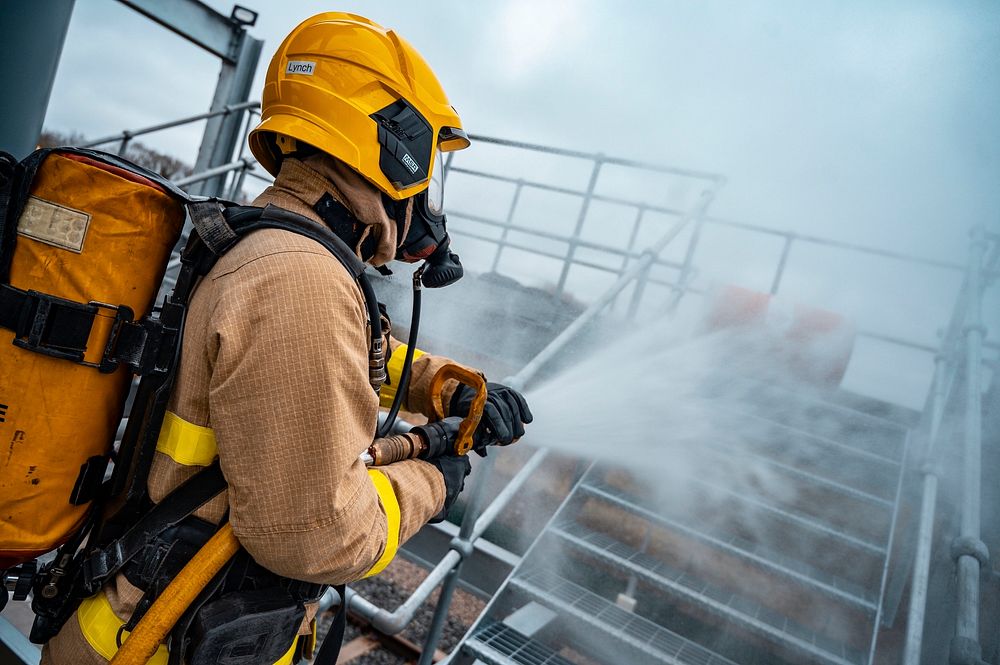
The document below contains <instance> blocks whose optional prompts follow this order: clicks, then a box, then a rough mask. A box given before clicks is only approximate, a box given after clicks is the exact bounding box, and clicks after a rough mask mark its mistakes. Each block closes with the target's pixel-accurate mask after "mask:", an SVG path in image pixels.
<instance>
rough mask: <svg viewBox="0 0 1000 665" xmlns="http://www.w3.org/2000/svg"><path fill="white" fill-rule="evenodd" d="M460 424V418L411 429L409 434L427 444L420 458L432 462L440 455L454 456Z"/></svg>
mask: <svg viewBox="0 0 1000 665" xmlns="http://www.w3.org/2000/svg"><path fill="white" fill-rule="evenodd" d="M461 424H462V419H461V418H456V417H451V418H445V419H443V420H438V421H435V422H433V423H427V424H426V425H417V426H416V427H414V428H413V429H411V430H410V433H412V434H416V435H417V436H419V437H420V438H421V439H422V440H423V442H424V443H426V444H427V449H426V450H425V451H424V452H423V453H422V454H421V455H420V458H421V459H426V460H433V459H435V458H437V457H441V456H442V455H454V454H455V441H456V439H458V426H459V425H461Z"/></svg>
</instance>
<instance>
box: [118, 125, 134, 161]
mask: <svg viewBox="0 0 1000 665" xmlns="http://www.w3.org/2000/svg"><path fill="white" fill-rule="evenodd" d="M131 142H132V133H131V132H129V131H128V130H126V131H124V132H122V140H121V141H119V142H118V155H119V156H121V157H124V156H125V151H126V150H128V144H129V143H131Z"/></svg>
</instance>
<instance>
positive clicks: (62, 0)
mask: <svg viewBox="0 0 1000 665" xmlns="http://www.w3.org/2000/svg"><path fill="white" fill-rule="evenodd" d="M72 14H73V0H33V1H31V2H17V1H8V2H0V44H3V57H0V79H2V80H3V82H4V88H5V89H4V93H3V94H2V95H0V150H6V151H7V152H10V153H11V154H13V155H14V156H15V157H17V158H18V159H21V158H23V157H26V156H27V155H28V153H30V152H31V151H32V150H34V149H35V146H37V145H38V138H39V136H41V134H42V125H43V123H44V122H45V111H46V109H47V108H48V106H49V96H50V95H51V94H52V82H53V81H54V80H55V78H56V69H57V68H58V67H59V57H60V56H61V55H62V48H63V43H64V42H65V41H66V32H67V31H68V30H69V20H70V17H71V16H72Z"/></svg>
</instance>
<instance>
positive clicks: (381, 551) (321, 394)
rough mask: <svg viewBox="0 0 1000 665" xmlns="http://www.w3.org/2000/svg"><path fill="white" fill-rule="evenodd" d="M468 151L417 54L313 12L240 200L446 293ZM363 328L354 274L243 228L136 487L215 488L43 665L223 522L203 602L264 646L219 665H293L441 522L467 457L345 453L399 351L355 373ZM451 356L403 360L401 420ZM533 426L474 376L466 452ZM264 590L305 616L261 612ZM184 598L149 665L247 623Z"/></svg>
mask: <svg viewBox="0 0 1000 665" xmlns="http://www.w3.org/2000/svg"><path fill="white" fill-rule="evenodd" d="M468 145H469V141H468V139H467V138H466V135H465V133H464V132H463V131H462V128H461V122H460V120H459V117H458V115H457V114H456V112H455V110H454V109H453V108H452V107H451V105H450V104H449V103H448V101H447V99H446V97H445V94H444V92H443V90H442V89H441V86H440V84H439V83H438V81H437V79H436V78H435V76H434V74H433V72H432V71H431V69H430V67H429V66H428V65H427V63H426V62H425V61H424V60H423V58H422V57H421V56H420V54H419V53H417V51H416V50H414V49H413V47H412V46H410V45H409V44H408V43H407V42H406V41H404V40H403V39H402V38H401V37H399V36H398V35H397V34H396V33H395V32H393V31H390V30H387V29H385V28H383V27H381V26H379V25H377V24H375V23H373V22H371V21H369V20H367V19H364V18H362V17H359V16H354V15H350V14H341V13H326V14H320V15H318V16H315V17H312V18H310V19H308V20H306V21H304V22H303V23H302V24H301V25H299V26H298V27H297V28H295V30H293V31H292V33H291V34H290V35H289V36H288V37H287V38H286V39H285V41H284V42H283V43H282V44H281V46H280V47H279V49H278V51H277V53H276V54H275V56H274V58H273V59H272V61H271V63H270V67H269V68H268V71H267V77H266V82H265V88H264V95H263V103H262V115H261V123H260V125H259V126H258V127H257V128H256V129H255V130H254V131H253V133H252V134H251V137H250V148H251V150H252V152H253V154H254V155H255V157H256V158H257V159H258V161H259V162H260V163H261V164H262V165H263V166H264V168H265V169H267V170H268V171H269V172H270V173H271V174H272V175H274V176H275V181H274V184H273V185H272V186H271V187H269V188H267V189H266V190H265V191H264V192H263V193H262V194H261V195H260V196H259V197H258V198H257V199H256V200H255V201H254V203H253V205H254V206H259V207H266V206H277V207H279V208H282V209H284V210H286V211H289V212H292V213H296V214H298V215H300V216H302V217H305V218H308V219H310V220H313V221H315V222H321V223H324V224H327V225H328V226H329V227H330V228H331V229H333V231H334V232H335V233H336V234H337V235H338V236H340V238H341V239H342V240H344V241H345V242H346V243H347V244H348V245H349V246H350V247H352V248H353V249H354V250H355V251H356V252H357V254H358V256H359V257H360V258H361V259H362V260H363V261H365V262H367V263H368V264H370V265H372V266H376V267H378V266H382V265H384V264H385V263H387V262H389V261H391V260H393V259H401V260H404V261H411V262H412V261H419V260H424V259H428V261H427V266H426V274H425V279H428V280H429V281H430V282H432V283H431V284H429V285H437V283H447V282H449V281H453V280H454V279H455V278H456V277H457V276H460V274H461V264H460V263H459V262H458V259H457V257H456V256H455V255H453V254H452V253H451V251H450V249H449V243H448V239H447V234H446V232H445V229H444V217H443V214H442V211H441V200H442V198H441V194H442V193H441V186H442V184H443V183H442V181H441V178H440V175H439V174H440V168H441V162H442V158H441V154H442V152H447V151H451V150H458V149H462V148H465V147H467V146H468ZM383 324H387V321H383ZM366 325H367V319H366V303H365V301H364V298H363V296H362V294H361V292H360V291H359V289H358V287H357V283H356V282H355V281H354V280H353V279H352V277H351V275H349V274H348V273H347V271H346V270H345V269H344V266H343V265H341V264H340V263H339V262H338V261H337V260H336V259H335V258H334V257H333V256H332V255H331V254H330V253H329V252H327V251H326V250H325V249H324V248H323V247H322V246H320V245H319V244H318V243H316V242H315V241H313V240H311V239H309V238H306V237H303V236H301V235H298V234H295V233H291V232H288V231H284V230H278V229H267V230H261V231H256V232H254V233H252V234H251V235H250V236H248V237H247V238H246V239H244V240H243V241H241V242H240V243H239V244H238V245H236V246H235V247H234V248H233V249H232V250H230V251H229V252H228V253H226V254H225V255H224V256H222V257H221V258H220V259H219V260H218V262H217V263H216V265H215V266H214V268H212V270H211V271H210V272H209V273H208V275H207V276H206V277H205V278H204V279H203V280H202V282H201V283H200V285H199V286H198V288H197V290H196V291H195V294H194V296H193V297H192V301H191V306H190V310H189V313H188V317H187V321H186V325H185V330H184V343H183V353H182V356H181V360H180V367H179V370H178V376H177V380H176V383H175V386H174V388H173V392H172V394H171V398H170V404H169V410H168V413H167V416H166V419H165V421H164V425H163V428H162V429H161V431H160V435H159V440H158V443H157V452H156V457H155V460H154V461H153V467H152V470H151V473H150V479H149V494H150V497H151V499H152V500H153V501H154V502H160V501H161V500H163V499H164V497H166V496H167V495H168V494H169V493H170V492H171V491H172V490H173V489H174V488H176V487H177V486H178V485H180V484H181V483H182V482H183V481H185V480H186V479H188V478H190V477H192V476H193V475H194V474H195V473H196V472H197V471H198V470H199V469H201V468H204V467H205V466H206V465H208V464H210V463H212V462H213V460H214V459H216V458H218V460H219V463H220V465H221V469H222V472H223V474H224V476H225V479H226V483H227V491H226V492H225V493H224V494H223V495H220V496H217V497H216V498H214V499H212V500H211V501H209V502H208V503H206V504H205V505H203V506H202V507H201V508H199V509H198V510H197V511H196V512H195V513H194V514H193V515H192V516H190V517H188V518H186V519H185V520H184V521H183V522H182V523H181V524H180V525H178V527H176V528H174V529H171V530H170V531H168V532H167V534H166V535H164V536H163V537H160V538H159V539H158V540H157V542H154V543H151V544H150V545H149V546H148V547H147V548H146V552H145V553H144V555H143V556H141V557H138V558H137V560H136V561H133V562H130V563H129V564H128V565H126V566H125V568H124V569H123V572H122V573H120V574H118V575H117V576H116V577H115V578H114V580H113V581H112V582H110V583H108V584H107V585H105V587H104V589H103V590H102V591H101V592H99V593H98V594H96V595H95V596H93V597H91V598H88V599H86V600H84V601H83V603H82V604H81V605H80V608H79V609H78V611H77V614H76V617H75V619H71V620H69V621H68V622H67V623H66V624H65V625H64V626H63V628H62V630H61V632H60V633H59V634H58V635H57V636H56V637H55V638H53V639H52V640H51V641H50V642H49V643H48V644H47V645H46V647H45V649H44V651H43V662H44V663H57V664H63V663H65V664H70V663H72V664H73V665H77V664H80V665H85V664H88V663H102V662H105V661H106V660H109V659H110V658H111V657H112V656H113V655H114V653H115V652H116V651H117V648H118V646H119V644H120V643H121V640H122V639H123V638H124V637H127V635H128V632H129V631H130V630H131V629H132V628H134V626H135V623H136V621H137V618H136V617H137V616H138V615H141V613H142V611H144V609H146V608H148V606H149V604H150V603H151V602H152V601H153V600H154V599H155V597H156V594H157V591H158V590H161V589H162V588H163V587H164V585H165V584H166V583H167V582H169V580H170V579H171V576H172V575H176V573H177V571H178V570H179V569H180V568H181V567H182V566H183V564H184V563H185V562H186V561H187V560H189V559H190V557H191V556H192V555H193V553H194V552H195V551H197V548H198V547H199V546H200V545H201V544H203V543H204V542H205V541H206V540H207V538H208V537H209V536H210V535H211V533H212V532H213V531H214V529H215V525H217V524H219V523H220V522H221V521H222V520H224V519H228V521H229V523H230V524H231V525H232V528H233V532H234V533H235V535H236V536H237V538H238V540H239V542H240V544H241V546H242V548H243V551H241V553H240V554H239V555H237V557H236V558H235V559H234V561H233V563H232V564H231V565H230V567H229V568H228V571H227V573H226V575H225V576H224V578H222V581H221V582H220V584H221V585H222V586H221V587H220V588H218V589H217V590H216V596H218V595H219V594H225V593H228V594H230V596H232V597H233V598H235V599H236V600H235V601H234V603H236V604H235V605H234V607H236V608H237V610H235V611H234V612H235V614H234V616H238V617H242V618H245V617H248V616H258V615H259V616H261V617H262V621H264V624H262V625H264V626H265V628H266V630H263V632H262V633H261V634H262V635H267V636H268V637H267V639H264V638H260V639H257V643H258V646H257V647H253V648H257V649H258V652H255V653H249V652H247V651H246V649H243V651H242V652H241V653H244V657H245V658H246V659H245V661H237V660H233V661H232V662H246V663H256V662H261V663H268V662H281V663H290V662H294V660H295V659H297V658H298V657H299V656H301V655H302V654H303V653H304V652H305V651H307V648H305V647H304V644H305V642H307V640H308V636H309V635H311V634H312V630H313V627H314V626H313V619H314V615H315V612H316V607H317V603H316V602H315V601H316V599H317V598H318V596H319V595H320V593H321V592H322V590H323V588H324V587H323V585H337V584H343V583H348V582H353V581H355V580H358V579H361V578H364V577H366V576H370V575H373V574H376V573H378V572H379V571H381V570H382V569H384V568H385V567H386V565H388V563H389V562H390V561H391V560H392V558H393V556H394V555H395V553H396V551H397V548H398V547H399V546H400V545H401V544H402V543H404V542H405V541H406V540H407V539H408V538H410V537H411V536H412V535H413V534H414V533H416V531H417V530H418V529H420V528H421V527H422V526H423V525H424V524H425V523H427V522H428V521H429V520H433V519H443V518H444V515H445V513H446V512H447V510H448V508H449V507H450V506H451V504H452V503H453V502H454V501H455V498H456V497H457V496H458V494H459V492H461V490H462V489H463V486H464V480H465V477H466V476H467V475H468V473H469V470H470V467H469V462H468V460H467V458H466V457H453V456H443V457H440V458H438V459H435V460H431V461H422V460H408V461H404V462H397V463H394V464H391V465H388V466H386V467H380V468H379V469H377V470H374V469H373V470H368V469H366V467H365V466H364V464H363V463H362V462H361V461H360V460H359V454H360V453H361V452H362V451H364V450H365V449H366V448H367V447H368V446H369V445H370V444H371V442H372V439H373V436H374V434H375V430H376V422H377V415H378V410H379V407H380V399H381V405H382V406H387V405H388V403H389V402H390V401H391V398H392V394H393V392H394V387H395V386H397V385H398V383H399V378H400V377H399V373H400V370H401V368H402V358H403V356H404V355H405V352H406V347H405V345H403V344H400V343H399V342H398V341H396V340H395V339H392V338H388V339H387V344H386V348H387V352H388V354H389V357H388V358H387V365H388V370H389V372H388V373H389V378H388V381H387V385H386V386H385V388H384V389H383V391H382V394H381V398H380V397H379V396H377V395H376V393H375V391H373V390H372V387H371V386H370V383H369V353H368V350H369V347H368V340H367V335H366ZM385 329H386V330H387V329H388V326H387V325H385ZM448 362H450V361H448V360H447V359H445V358H440V357H435V356H432V355H429V354H423V353H421V352H419V351H415V353H414V360H413V363H412V373H411V381H410V388H409V390H408V392H407V394H406V395H405V396H404V399H403V408H404V410H405V411H408V412H413V413H418V414H424V415H428V416H429V415H430V414H431V413H432V407H431V404H430V395H429V386H430V383H431V380H432V379H433V377H434V375H435V373H436V372H437V371H438V370H439V369H440V368H441V367H442V366H444V365H445V364H447V363H448ZM469 393H470V391H468V390H466V389H464V387H462V386H457V385H454V384H452V385H447V386H446V389H445V394H444V403H445V404H447V405H449V410H450V414H449V415H452V416H455V415H459V416H461V415H464V414H465V413H467V412H468V409H469V404H470V402H471V394H469ZM530 421H531V413H530V411H529V409H528V406H527V404H526V403H525V401H524V398H523V397H522V396H521V395H520V394H518V393H517V392H516V391H514V390H512V389H510V388H507V387H505V386H502V385H499V384H489V398H488V404H487V408H486V411H485V416H484V418H483V421H482V422H481V424H480V426H479V430H477V432H476V447H477V449H481V448H482V446H485V445H488V444H508V443H511V442H512V441H515V440H516V439H517V438H518V437H519V436H521V435H522V434H523V433H524V424H525V423H528V422H530ZM455 434H456V432H455V431H454V430H452V431H450V432H449V431H444V433H443V435H444V436H454V435H455ZM396 436H405V437H415V436H419V434H417V433H408V434H401V435H396ZM278 599H281V600H283V601H285V602H286V603H287V604H289V605H294V606H295V607H297V608H298V610H299V612H300V614H294V613H292V614H289V613H288V612H286V613H284V614H282V613H281V612H279V611H278V610H273V608H274V607H277V606H278V605H280V602H279V601H278ZM211 600H212V598H211V597H210V598H208V603H207V604H206V605H205V607H208V606H209V605H210V603H211ZM201 602H206V600H205V599H202V600H201ZM303 606H304V607H305V608H306V611H305V613H304V615H302V614H301V608H302V607H303ZM195 609H196V608H192V610H191V612H190V616H189V617H187V618H186V621H187V623H186V624H185V626H187V629H186V632H181V633H178V631H177V629H176V628H175V632H174V635H173V636H172V638H171V641H170V649H172V650H173V651H174V653H168V648H167V646H166V645H162V646H161V647H160V649H159V650H158V651H157V653H156V655H155V656H154V658H153V660H152V661H150V662H152V663H164V664H165V663H167V662H170V661H172V662H181V659H186V660H189V661H190V662H215V660H213V659H217V658H218V657H220V654H222V653H229V652H235V651H234V650H233V649H231V648H230V647H231V646H232V645H233V644H234V643H235V641H236V640H238V639H239V638H240V635H239V634H237V633H238V630H244V633H245V632H246V630H245V629H243V628H240V629H236V628H233V626H234V625H235V624H234V623H233V622H232V621H228V620H227V619H226V618H225V617H224V616H222V618H220V616H221V615H220V612H215V613H214V614H213V613H211V612H204V611H202V612H195V611H194V610H195ZM278 609H280V608H278ZM272 610H273V611H274V612H275V613H273V614H268V612H272ZM255 612H256V614H255ZM289 616H291V617H294V618H295V621H294V625H292V626H290V627H289V625H288V621H287V619H288V617H289ZM268 617H271V619H269V618H268ZM300 617H301V618H300ZM227 621H228V623H227ZM268 621H271V623H270V624H268V623H267V622H268ZM269 631H270V632H269ZM299 636H301V637H299ZM241 648H243V647H241ZM247 648H249V647H247ZM276 648H277V651H276V650H275V649H276ZM227 649H228V650H229V651H227ZM268 654H270V655H268ZM274 654H278V656H279V657H278V658H275V657H274ZM232 655H233V653H230V656H232ZM226 662H230V661H229V660H227V661H226Z"/></svg>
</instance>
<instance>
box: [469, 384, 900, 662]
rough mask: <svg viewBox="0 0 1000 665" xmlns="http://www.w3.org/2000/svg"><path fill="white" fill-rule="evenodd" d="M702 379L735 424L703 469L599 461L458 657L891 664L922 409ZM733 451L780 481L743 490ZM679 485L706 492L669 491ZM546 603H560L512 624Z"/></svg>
mask: <svg viewBox="0 0 1000 665" xmlns="http://www.w3.org/2000/svg"><path fill="white" fill-rule="evenodd" d="M704 391H705V393H706V398H707V399H710V400H711V404H712V405H713V407H718V410H717V411H716V410H714V409H713V412H717V413H720V414H723V413H724V414H725V415H724V416H720V419H721V421H722V426H721V427H720V428H718V429H719V430H720V431H721V432H722V433H724V434H725V436H719V437H716V438H715V439H714V440H704V441H699V442H698V445H699V446H700V448H699V451H698V455H697V464H698V467H697V469H696V472H695V473H694V474H692V469H691V468H690V467H688V466H685V468H684V469H683V470H682V473H683V474H684V475H685V476H686V478H682V477H680V475H678V474H674V473H672V471H671V469H670V460H669V459H651V460H650V464H651V465H654V464H655V465H656V466H657V467H658V468H657V469H656V470H655V473H653V474H648V475H650V476H652V477H653V479H652V480H651V479H650V478H648V477H646V474H643V476H642V477H640V476H637V475H636V474H635V473H633V472H626V471H624V470H623V469H622V468H619V467H617V466H616V465H613V464H607V463H604V462H598V463H595V464H593V465H592V466H591V468H590V469H589V471H588V472H587V473H586V474H585V475H584V476H583V478H582V479H581V481H580V482H579V483H578V484H577V486H576V487H575V489H574V490H573V492H572V493H571V494H570V495H569V496H568V497H567V499H566V500H565V502H564V503H563V505H562V506H561V508H560V509H559V510H558V512H557V513H556V515H555V517H554V518H553V519H552V521H551V522H550V523H549V525H548V526H547V527H546V529H545V531H544V532H543V533H542V535H541V537H540V538H539V539H538V540H537V541H536V543H535V545H534V546H533V547H532V548H531V550H529V552H528V553H527V554H526V555H525V557H524V559H523V560H522V563H521V565H520V566H518V567H517V568H516V569H515V570H514V572H513V573H512V575H511V576H510V578H509V579H508V580H507V582H506V584H505V586H504V587H503V588H502V589H501V590H500V591H499V592H498V593H497V594H496V595H495V596H494V598H493V600H492V602H491V604H490V606H489V607H488V608H487V611H486V612H485V613H484V614H483V617H482V618H481V619H480V621H479V623H478V624H477V625H476V626H474V627H473V628H472V630H470V632H469V634H468V635H467V636H466V638H465V640H464V641H463V644H462V646H461V648H460V650H459V653H458V655H457V656H456V657H455V658H454V659H453V661H452V662H453V663H455V664H456V665H462V664H467V663H470V662H474V661H476V660H478V661H481V662H484V663H489V664H490V665H536V664H539V665H540V664H546V665H548V664H550V663H552V664H560V665H565V664H567V663H569V664H573V665H591V664H593V663H606V664H608V665H632V664H640V665H641V664H645V663H657V664H659V663H676V664H682V665H696V664H697V665H702V664H708V663H712V664H715V663H735V664H739V665H764V664H766V665H784V664H787V665H793V664H794V665H805V664H814V663H815V664H817V665H863V664H865V663H873V662H877V661H876V655H875V654H876V648H877V638H878V636H879V632H880V629H881V628H882V626H880V624H881V623H882V621H881V619H882V618H883V617H884V612H883V610H884V608H885V607H886V605H887V604H893V605H894V604H895V603H898V598H896V599H891V600H889V601H887V594H886V588H887V579H888V576H889V571H890V566H889V563H890V562H889V557H890V552H891V551H892V546H893V538H894V532H895V531H896V529H897V522H898V521H899V514H900V511H899V503H900V497H901V495H902V486H903V469H904V468H905V466H906V464H905V461H906V456H907V453H908V444H909V441H910V435H909V429H910V427H912V426H913V425H914V424H915V418H914V415H913V414H907V413H906V412H904V411H902V410H900V409H895V408H889V407H887V406H886V405H883V404H881V403H879V402H876V401H874V400H866V399H858V398H856V397H849V396H845V395H844V394H843V393H837V392H823V391H820V390H815V389H811V388H807V387H803V386H801V385H796V384H790V383H785V384H780V383H778V382H776V381H774V380H773V379H771V380H768V381H766V382H763V381H757V380H754V379H750V378H747V377H745V376H741V375H739V374H733V373H727V374H726V375H725V376H719V377H716V378H715V379H713V380H712V381H710V382H707V383H706V385H705V387H704ZM713 431H715V430H714V429H713ZM651 457H652V456H651ZM727 460H728V461H729V462H730V463H732V462H733V460H752V462H753V463H754V464H759V465H761V468H764V469H766V470H767V472H768V475H767V478H768V479H769V481H770V483H772V485H770V486H767V485H762V486H760V487H756V488H748V487H747V486H743V485H735V486H734V485H732V484H729V485H727V484H726V482H725V478H726V477H727V476H726V475H725V473H719V470H720V468H721V467H722V465H724V464H725V463H726V462H727ZM692 476H693V477H692ZM671 482H684V483H685V484H684V485H683V487H684V488H686V489H690V490H692V491H693V492H695V493H697V497H696V498H695V499H694V501H692V502H684V503H682V504H677V505H671V503H670V502H664V501H662V500H660V499H657V498H656V496H657V489H656V484H657V483H671ZM775 486H777V487H780V488H781V491H774V489H775ZM692 506H695V508H694V509H693V508H692ZM744 517H746V518H748V521H749V522H750V523H748V524H745V523H743V522H744V519H743V518H744ZM532 604H537V605H540V606H542V607H544V608H548V610H551V612H548V613H541V614H539V616H540V617H543V618H542V619H539V620H538V621H537V622H536V624H537V625H535V626H534V627H532V628H530V629H526V628H525V627H524V626H523V625H520V626H518V627H514V626H511V625H508V621H509V617H511V616H517V615H518V610H520V609H523V608H525V607H527V606H530V605H532ZM893 611H894V608H893ZM522 624H523V622H522ZM580 654H586V655H585V656H581V655H580Z"/></svg>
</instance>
